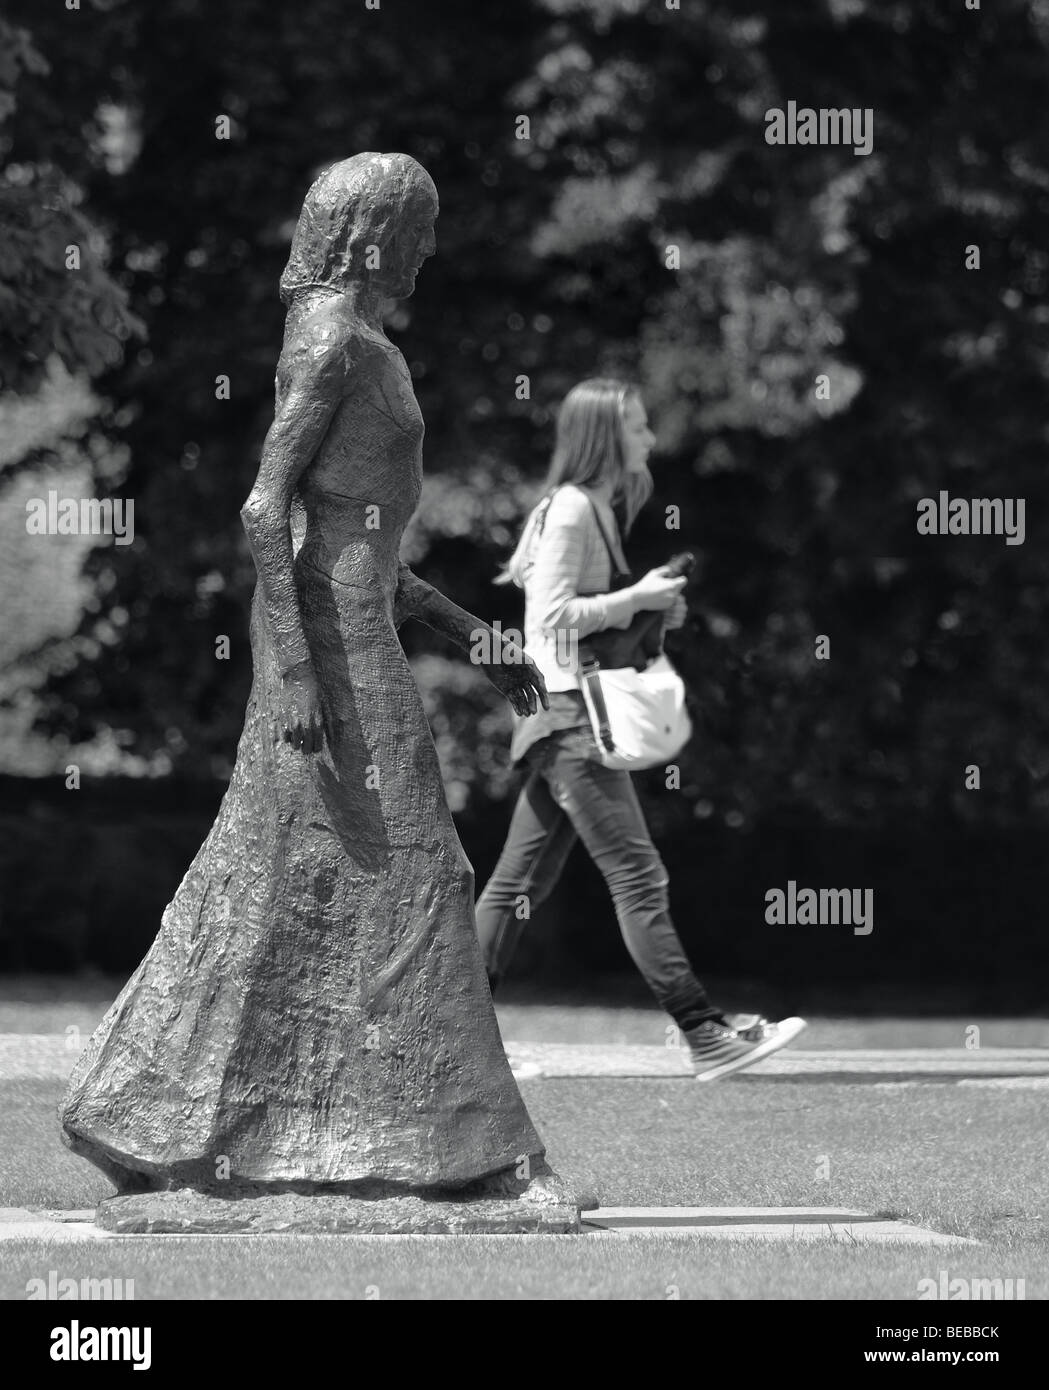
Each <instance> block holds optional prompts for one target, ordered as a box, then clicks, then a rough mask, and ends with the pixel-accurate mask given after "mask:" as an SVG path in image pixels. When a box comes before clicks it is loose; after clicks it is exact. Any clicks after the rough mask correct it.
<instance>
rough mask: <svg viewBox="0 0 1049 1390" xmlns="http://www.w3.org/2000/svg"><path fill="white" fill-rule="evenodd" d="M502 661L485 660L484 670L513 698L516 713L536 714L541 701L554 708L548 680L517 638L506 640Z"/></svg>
mask: <svg viewBox="0 0 1049 1390" xmlns="http://www.w3.org/2000/svg"><path fill="white" fill-rule="evenodd" d="M497 655H498V657H499V658H500V659H499V660H498V661H493V662H487V661H486V662H483V663H482V664H481V670H482V671H483V672H484V673H485V675H486V676H487V677H488V679H489V680H490V681H491V682H492V684H493V685H494V686H495V688H496V690H498V691H500V692H501V693H502V694H503V695H505V696H506V698H507V699H508V700H509V701H510V704H511V706H512V708H513V710H514V713H515V714H535V712H536V710H537V709H538V708H539V702H538V700H537V699H536V696H537V695H538V697H539V700H542V702H543V709H549V708H550V697H549V696H548V695H547V693H546V681H544V680H543V677H542V675H541V673H540V671H539V668H538V667H537V666H536V665H535V664H534V662H532V661H530V660H529V659H528V657H527V656H525V654H524V652H523V651H521V649H520V647H518V646H516V645H515V644H514V643H513V642H504V643H503V645H502V647H501V648H500V649H499V651H498V653H497Z"/></svg>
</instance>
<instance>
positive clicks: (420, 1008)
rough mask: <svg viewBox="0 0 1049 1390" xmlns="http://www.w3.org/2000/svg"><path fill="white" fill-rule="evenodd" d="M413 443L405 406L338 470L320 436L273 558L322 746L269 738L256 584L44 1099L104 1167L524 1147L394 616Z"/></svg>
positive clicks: (515, 1155)
mask: <svg viewBox="0 0 1049 1390" xmlns="http://www.w3.org/2000/svg"><path fill="white" fill-rule="evenodd" d="M420 441H421V425H420V427H419V429H418V432H417V434H415V435H413V434H412V432H411V431H410V430H409V431H408V433H407V434H405V433H404V431H403V428H399V429H398V430H397V431H394V432H393V434H392V435H391V440H390V444H389V449H388V450H387V454H386V457H385V458H384V457H383V452H382V450H378V451H376V455H375V457H376V463H375V465H374V467H373V468H372V470H371V472H370V473H369V469H368V468H367V466H362V465H361V464H360V462H359V460H358V461H357V463H356V464H355V468H354V475H353V477H352V479H351V482H352V489H351V488H347V485H346V479H345V478H344V477H340V476H339V473H338V470H337V468H335V467H334V466H333V464H332V461H331V460H332V459H333V458H337V451H338V439H337V438H336V440H335V444H334V449H333V450H329V462H328V464H327V465H325V467H322V468H319V469H314V470H313V471H312V473H311V475H310V477H309V479H308V481H307V484H306V485H305V486H304V487H303V490H302V502H303V503H304V506H305V516H306V521H307V528H306V534H305V540H304V542H303V543H302V544H301V545H300V546H299V548H298V551H297V555H296V559H295V575H296V583H297V588H298V594H299V602H300V608H301V613H302V619H303V624H304V628H305V634H306V638H307V641H308V644H309V648H310V652H311V654H312V657H313V661H314V665H315V669H316V671H317V676H318V679H319V683H320V686H321V690H322V696H323V699H324V702H325V706H326V710H327V714H328V719H329V724H330V729H331V733H332V737H331V739H330V740H326V741H325V745H324V749H323V751H322V752H321V753H319V754H314V755H312V756H305V755H304V754H303V753H301V752H298V751H295V750H294V749H292V748H291V747H290V746H289V745H288V744H287V743H284V742H282V741H278V740H277V738H276V736H275V720H274V700H275V696H276V693H277V691H278V688H279V674H278V669H277V666H276V662H275V659H274V652H273V649H272V644H271V640H270V635H269V629H268V624H267V621H266V617H265V612H264V609H263V606H262V601H261V592H260V591H256V595H255V600H254V604H253V608H252V620H251V644H252V653H253V659H254V683H253V686H252V691H251V698H250V701H249V704H248V710H247V718H246V722H245V726H244V732H243V734H242V735H241V739H240V744H239V747H238V751H237V761H236V767H235V770H234V772H233V776H232V778H231V780H230V784H229V788H228V790H227V792H226V795H225V797H224V799H223V802H222V805H221V808H220V810H219V814H218V818H217V819H216V821H215V824H214V825H213V826H212V829H211V832H210V834H209V835H208V837H207V839H206V841H205V842H204V844H203V846H202V847H201V849H200V851H199V852H198V854H197V856H196V858H195V859H194V861H193V863H192V864H191V865H190V868H189V870H188V872H187V873H186V876H185V878H184V879H183V881H182V884H181V886H180V887H179V889H178V891H177V892H176V894H175V897H174V899H173V901H172V902H171V903H170V905H169V906H168V908H167V910H166V911H165V913H164V915H163V918H162V921H161V926H160V932H159V934H158V936H157V938H156V940H155V942H154V944H153V946H152V948H151V950H150V951H149V954H148V955H147V956H146V958H145V960H143V962H142V964H141V965H140V966H139V967H138V969H137V970H136V972H135V974H134V975H133V976H132V978H131V980H130V981H129V982H128V984H127V986H126V987H125V989H124V991H123V993H122V994H121V995H120V997H119V998H118V999H117V1001H116V1003H115V1004H114V1005H113V1007H112V1008H111V1009H110V1010H109V1012H108V1014H107V1015H106V1017H105V1019H104V1020H103V1022H102V1024H101V1025H100V1027H99V1028H98V1030H97V1032H96V1033H95V1034H94V1036H93V1037H92V1038H91V1040H90V1042H89V1044H88V1046H87V1048H86V1050H85V1052H84V1054H83V1056H82V1057H81V1058H80V1060H79V1063H78V1065H77V1067H76V1070H75V1072H74V1074H73V1078H72V1082H71V1084H70V1088H69V1092H68V1095H67V1097H66V1100H65V1103H64V1107H63V1110H62V1116H61V1118H62V1123H63V1129H64V1133H65V1138H66V1142H67V1143H68V1144H69V1145H70V1147H72V1148H73V1149H74V1151H76V1152H78V1153H80V1154H82V1155H84V1156H85V1157H87V1158H90V1159H93V1160H94V1161H96V1162H98V1163H99V1165H100V1166H101V1167H103V1168H104V1169H105V1171H107V1172H109V1173H110V1175H111V1176H113V1175H115V1176H116V1179H117V1181H118V1182H119V1181H120V1178H121V1175H122V1174H123V1173H124V1172H125V1171H127V1172H129V1173H131V1174H146V1175H150V1177H151V1179H152V1180H154V1181H155V1180H156V1179H157V1178H160V1179H161V1180H162V1181H172V1182H181V1181H186V1182H191V1183H192V1182H197V1181H211V1182H214V1181H215V1179H216V1178H218V1179H221V1178H223V1177H224V1176H227V1175H228V1177H229V1178H230V1179H240V1180H247V1181H254V1182H272V1183H284V1182H295V1181H304V1182H317V1183H334V1182H345V1181H354V1180H359V1179H380V1180H386V1181H392V1182H406V1183H410V1184H412V1185H415V1186H421V1185H427V1184H437V1185H441V1184H450V1185H455V1184H458V1183H465V1182H467V1181H469V1180H471V1179H474V1178H478V1177H481V1176H483V1175H486V1174H489V1173H492V1172H496V1171H498V1170H500V1169H503V1168H506V1167H508V1166H511V1165H514V1164H516V1163H517V1162H518V1161H519V1160H520V1158H521V1157H522V1156H524V1155H533V1156H534V1155H541V1154H542V1145H541V1143H540V1141H539V1138H538V1136H537V1135H536V1132H535V1130H534V1128H533V1126H532V1123H531V1121H530V1119H529V1117H528V1114H527V1111H526V1110H525V1108H524V1104H523V1102H522V1100H521V1097H520V1095H519V1093H518V1090H517V1086H516V1083H515V1081H514V1079H513V1076H512V1074H511V1072H510V1069H509V1066H508V1064H507V1061H506V1058H505V1055H504V1052H503V1048H502V1043H501V1040H500V1035H499V1030H498V1025H497V1023H496V1019H495V1014H494V1010H493V1007H492V1003H491V998H490V995H489V992H488V986H487V982H486V979H485V974H484V968H483V964H482V960H481V956H480V952H479V949H478V944H477V938H476V929H475V924H474V915H473V873H472V870H471V868H470V865H469V862H468V861H467V859H466V856H465V854H464V853H463V849H462V846H461V844H460V842H459V838H458V835H457V833H456V830H455V826H454V823H453V821H452V817H451V814H450V812H449V809H448V805H447V802H446V800H445V796H444V790H443V786H442V782H441V774H440V769H439V766H438V761H437V754H436V750H435V748H434V744H433V739H432V737H431V734H430V730H429V727H428V725H427V722H426V718H425V715H424V712H423V708H422V703H421V701H420V698H419V692H418V690H417V688H416V685H415V682H414V680H413V677H412V674H411V671H410V669H409V667H408V664H407V661H406V659H405V655H404V652H403V650H402V648H401V644H400V641H399V639H398V637H397V633H396V630H395V627H394V622H393V603H394V594H395V590H396V584H397V556H398V550H399V545H400V537H401V532H402V530H403V528H404V525H405V523H406V522H407V520H408V517H409V516H410V515H411V512H412V511H413V510H414V507H415V505H416V502H417V500H418V495H419V485H420V480H419V475H418V468H417V467H416V466H415V459H416V458H417V455H418V445H419V443H420ZM395 446H399V447H400V450H401V454H402V456H403V457H401V459H400V461H399V462H398V458H397V457H393V458H392V459H391V457H390V455H391V452H392V453H394V454H395V453H396V448H395ZM397 468H400V472H397V471H396V470H397ZM333 480H334V482H335V483H336V484H338V487H333V486H332V483H333ZM339 488H341V489H343V490H341V491H340V490H339ZM351 490H352V493H353V495H350V493H351Z"/></svg>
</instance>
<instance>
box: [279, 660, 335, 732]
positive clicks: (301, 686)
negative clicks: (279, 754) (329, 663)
mask: <svg viewBox="0 0 1049 1390" xmlns="http://www.w3.org/2000/svg"><path fill="white" fill-rule="evenodd" d="M277 736H278V738H281V739H283V740H284V742H285V743H290V744H291V746H292V748H300V749H301V750H302V751H303V752H304V753H319V752H320V750H321V748H322V746H323V744H324V714H323V710H322V707H321V696H320V689H319V687H318V685H317V677H316V676H315V675H314V672H313V667H312V665H311V664H310V662H309V661H300V662H299V664H298V665H297V666H293V667H292V668H291V669H290V670H289V671H287V672H285V674H284V676H283V677H282V679H281V688H280V696H279V699H278V701H277Z"/></svg>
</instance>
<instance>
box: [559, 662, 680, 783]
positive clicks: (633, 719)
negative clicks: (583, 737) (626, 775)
mask: <svg viewBox="0 0 1049 1390" xmlns="http://www.w3.org/2000/svg"><path fill="white" fill-rule="evenodd" d="M579 683H580V685H581V686H582V689H583V698H584V699H585V701H586V708H587V713H588V714H589V715H590V725H591V728H592V729H593V731H594V741H595V743H596V745H597V754H598V757H599V758H600V760H601V762H602V763H603V764H604V765H605V767H615V768H622V769H623V770H624V771H626V772H641V771H643V770H644V769H645V768H648V767H660V766H666V764H667V763H669V762H672V761H673V759H674V758H675V757H676V756H677V754H678V753H680V752H681V750H682V748H684V746H685V744H686V743H687V742H688V741H689V739H690V738H691V737H692V720H691V719H690V718H689V715H688V710H687V708H686V707H685V684H684V681H682V679H681V677H680V676H679V675H678V673H677V672H676V671H675V670H674V668H673V666H672V665H671V664H670V661H669V659H668V658H667V657H666V656H665V655H664V656H658V657H656V658H655V660H653V661H652V662H650V663H649V665H648V666H647V667H646V668H645V669H644V670H643V671H637V670H635V669H634V667H632V666H625V667H616V668H614V669H611V670H605V669H604V668H603V667H601V666H599V665H598V663H597V662H596V661H593V662H588V663H587V664H586V665H584V667H583V669H582V673H581V676H580V682H579Z"/></svg>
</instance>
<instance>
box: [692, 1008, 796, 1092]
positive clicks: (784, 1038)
mask: <svg viewBox="0 0 1049 1390" xmlns="http://www.w3.org/2000/svg"><path fill="white" fill-rule="evenodd" d="M745 1021H746V1022H747V1024H748V1026H747V1027H746V1028H745V1029H744V1030H743V1031H742V1032H740V1031H739V1030H737V1029H736V1028H726V1027H724V1026H723V1025H722V1024H720V1023H714V1022H713V1021H711V1020H708V1021H707V1022H705V1023H701V1024H699V1026H698V1027H696V1028H691V1029H689V1031H688V1032H687V1033H686V1034H685V1040H686V1041H687V1043H688V1050H689V1053H690V1055H691V1058H692V1066H693V1068H694V1069H695V1073H696V1080H697V1081H714V1080H715V1079H716V1078H717V1077H719V1076H727V1075H728V1074H729V1073H730V1072H734V1071H742V1070H743V1068H744V1067H749V1066H753V1064H754V1063H755V1062H760V1061H761V1059H762V1058H763V1057H768V1056H770V1055H771V1054H772V1053H773V1052H778V1051H779V1049H780V1048H781V1047H786V1045H787V1043H789V1042H792V1041H793V1039H794V1038H796V1037H797V1036H798V1034H799V1033H800V1032H801V1030H802V1029H803V1028H804V1027H805V1020H804V1019H803V1018H785V1019H783V1020H782V1022H780V1023H770V1022H769V1020H768V1019H767V1018H761V1017H760V1016H756V1020H755V1021H754V1022H751V1021H750V1020H749V1019H747V1020H745Z"/></svg>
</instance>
